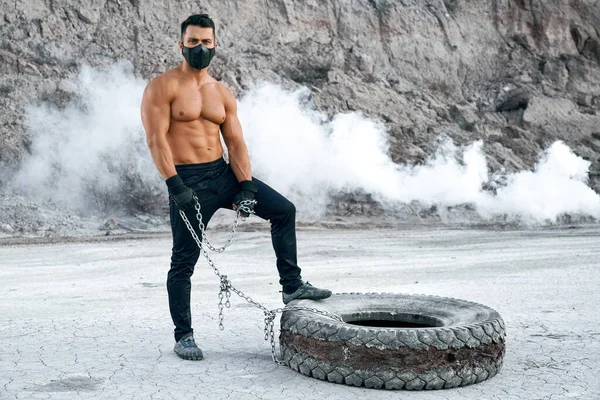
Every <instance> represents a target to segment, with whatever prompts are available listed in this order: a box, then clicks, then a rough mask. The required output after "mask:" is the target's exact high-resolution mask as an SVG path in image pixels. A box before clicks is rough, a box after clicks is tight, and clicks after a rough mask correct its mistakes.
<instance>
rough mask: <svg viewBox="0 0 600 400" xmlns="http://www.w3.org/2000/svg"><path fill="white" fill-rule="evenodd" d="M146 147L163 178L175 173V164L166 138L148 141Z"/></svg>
mask: <svg viewBox="0 0 600 400" xmlns="http://www.w3.org/2000/svg"><path fill="white" fill-rule="evenodd" d="M148 148H149V149H150V154H151V155H152V160H153V161H154V164H155V165H156V168H157V169H158V172H160V174H161V175H162V177H163V179H167V178H170V177H171V176H173V175H176V174H177V170H176V169H175V164H174V163H173V154H172V153H171V148H170V147H169V143H167V141H166V139H156V140H152V141H149V142H148Z"/></svg>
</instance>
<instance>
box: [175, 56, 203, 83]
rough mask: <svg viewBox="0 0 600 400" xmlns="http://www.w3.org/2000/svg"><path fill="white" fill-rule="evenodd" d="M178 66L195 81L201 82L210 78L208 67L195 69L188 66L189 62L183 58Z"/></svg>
mask: <svg viewBox="0 0 600 400" xmlns="http://www.w3.org/2000/svg"><path fill="white" fill-rule="evenodd" d="M179 68H180V70H181V72H183V73H184V74H185V75H186V76H188V77H190V79H193V80H194V81H195V82H196V83H202V82H205V81H207V80H209V79H210V75H208V67H206V68H203V69H196V68H194V67H192V66H190V64H188V63H187V62H186V61H185V60H184V61H183V62H182V63H181V65H180V66H179Z"/></svg>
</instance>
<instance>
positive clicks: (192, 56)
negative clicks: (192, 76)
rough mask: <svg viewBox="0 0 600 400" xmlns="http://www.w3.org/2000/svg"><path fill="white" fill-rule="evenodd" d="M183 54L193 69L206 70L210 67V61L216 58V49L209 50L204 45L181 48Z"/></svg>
mask: <svg viewBox="0 0 600 400" xmlns="http://www.w3.org/2000/svg"><path fill="white" fill-rule="evenodd" d="M181 54H183V58H185V61H187V62H188V64H190V66H191V67H193V68H196V69H204V68H206V67H208V65H209V64H210V60H212V58H213V57H214V55H215V49H214V48H213V49H209V48H208V47H206V46H204V45H202V44H199V45H198V46H195V47H185V46H183V47H182V48H181Z"/></svg>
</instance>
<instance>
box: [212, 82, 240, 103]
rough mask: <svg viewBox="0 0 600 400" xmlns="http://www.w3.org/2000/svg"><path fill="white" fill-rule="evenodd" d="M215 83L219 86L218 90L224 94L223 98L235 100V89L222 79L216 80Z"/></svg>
mask: <svg viewBox="0 0 600 400" xmlns="http://www.w3.org/2000/svg"><path fill="white" fill-rule="evenodd" d="M214 83H215V85H216V87H217V90H218V91H219V92H220V93H221V95H222V96H223V98H224V99H225V100H229V101H231V100H235V96H234V94H233V90H231V89H230V88H229V87H228V86H227V85H226V84H225V83H223V82H222V81H217V80H215V82H214Z"/></svg>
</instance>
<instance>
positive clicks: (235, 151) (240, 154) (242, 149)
mask: <svg viewBox="0 0 600 400" xmlns="http://www.w3.org/2000/svg"><path fill="white" fill-rule="evenodd" d="M227 150H228V152H229V165H231V170H232V171H233V173H234V174H235V177H236V178H237V180H238V182H241V181H248V180H252V167H251V166H250V157H249V156H248V148H247V147H246V144H245V143H244V142H241V143H240V144H239V145H236V146H229V147H228V148H227Z"/></svg>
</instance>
